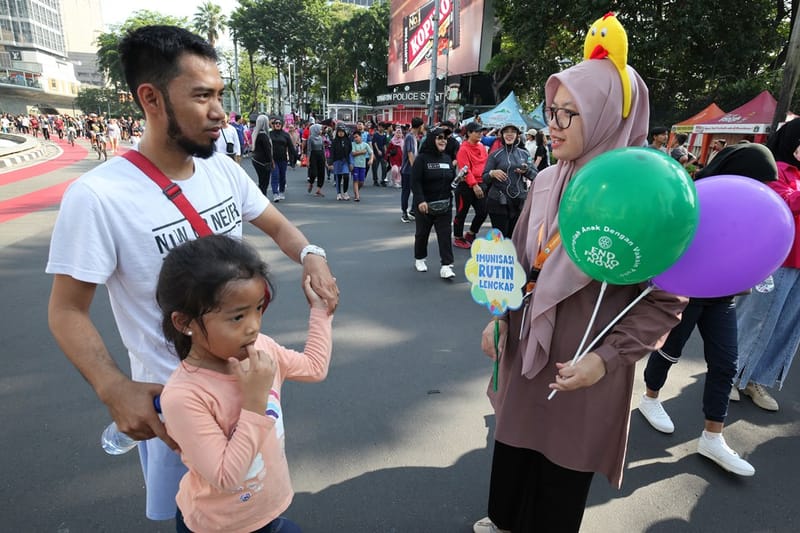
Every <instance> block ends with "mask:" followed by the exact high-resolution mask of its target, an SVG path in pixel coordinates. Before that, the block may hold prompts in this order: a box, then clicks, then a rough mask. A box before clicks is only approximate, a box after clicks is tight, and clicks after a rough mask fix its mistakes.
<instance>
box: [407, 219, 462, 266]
mask: <svg viewBox="0 0 800 533" xmlns="http://www.w3.org/2000/svg"><path fill="white" fill-rule="evenodd" d="M450 214H451V213H450V211H448V212H447V213H444V214H442V215H435V216H434V215H423V214H422V213H420V212H419V211H417V214H416V215H415V222H416V226H417V231H416V233H415V234H414V259H425V258H426V257H428V239H429V238H430V236H431V228H436V241H437V242H438V243H439V258H440V259H441V261H442V264H443V265H452V264H453V242H452V241H451V240H450Z"/></svg>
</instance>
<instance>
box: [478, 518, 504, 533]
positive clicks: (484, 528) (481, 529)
mask: <svg viewBox="0 0 800 533" xmlns="http://www.w3.org/2000/svg"><path fill="white" fill-rule="evenodd" d="M472 531H473V532H474V533H504V532H506V530H505V529H499V528H498V527H497V526H496V525H494V522H492V521H491V519H489V517H488V516H487V517H486V518H481V519H480V520H478V521H477V522H475V524H474V525H473V526H472Z"/></svg>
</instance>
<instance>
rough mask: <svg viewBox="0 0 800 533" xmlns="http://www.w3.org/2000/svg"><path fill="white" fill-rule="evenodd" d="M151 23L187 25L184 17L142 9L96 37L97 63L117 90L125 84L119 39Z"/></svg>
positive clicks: (183, 26)
mask: <svg viewBox="0 0 800 533" xmlns="http://www.w3.org/2000/svg"><path fill="white" fill-rule="evenodd" d="M153 24H167V25H171V26H180V27H182V28H186V27H187V22H186V19H185V18H182V17H181V18H176V17H172V16H169V15H162V14H161V13H157V12H155V11H148V10H146V9H142V10H140V11H136V12H135V13H133V15H131V16H130V17H128V19H127V20H126V21H125V22H123V23H122V24H121V25H119V26H112V27H111V29H110V30H109V31H108V32H105V33H101V34H100V35H99V36H98V37H97V41H96V42H97V46H98V49H97V65H98V67H100V69H101V70H102V71H103V73H104V74H105V77H106V82H107V83H111V84H112V85H113V86H114V87H115V88H116V89H117V90H119V89H121V88H122V87H125V86H126V81H125V73H124V72H123V71H122V65H121V64H120V62H119V51H118V49H119V43H120V41H121V40H122V38H123V37H124V36H125V35H126V34H127V33H128V32H129V31H132V30H135V29H137V28H141V27H142V26H150V25H153Z"/></svg>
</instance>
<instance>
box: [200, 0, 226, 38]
mask: <svg viewBox="0 0 800 533" xmlns="http://www.w3.org/2000/svg"><path fill="white" fill-rule="evenodd" d="M226 24H227V19H226V17H225V15H223V14H222V8H221V7H219V6H218V5H216V4H213V3H211V2H210V1H207V2H205V3H203V4H200V6H199V7H198V8H197V12H196V13H195V14H194V18H193V19H192V25H193V26H194V30H195V31H196V32H197V33H199V34H201V35H205V36H206V39H207V40H208V43H209V44H210V45H211V46H215V45H216V44H217V39H218V38H219V34H220V32H221V31H222V30H223V29H224V28H225V25H226Z"/></svg>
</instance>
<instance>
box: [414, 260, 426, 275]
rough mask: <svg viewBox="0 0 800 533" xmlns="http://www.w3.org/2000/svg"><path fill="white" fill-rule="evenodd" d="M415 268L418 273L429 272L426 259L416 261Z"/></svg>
mask: <svg viewBox="0 0 800 533" xmlns="http://www.w3.org/2000/svg"><path fill="white" fill-rule="evenodd" d="M414 268H416V269H417V272H427V271H428V265H427V263H425V260H424V259H416V260H414Z"/></svg>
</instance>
